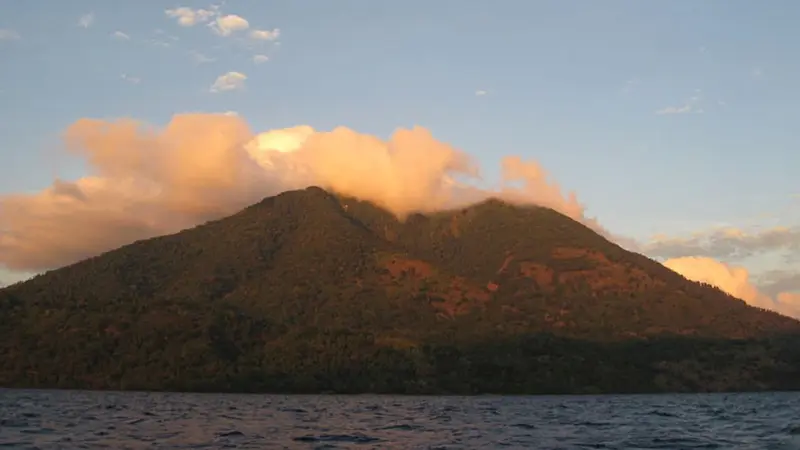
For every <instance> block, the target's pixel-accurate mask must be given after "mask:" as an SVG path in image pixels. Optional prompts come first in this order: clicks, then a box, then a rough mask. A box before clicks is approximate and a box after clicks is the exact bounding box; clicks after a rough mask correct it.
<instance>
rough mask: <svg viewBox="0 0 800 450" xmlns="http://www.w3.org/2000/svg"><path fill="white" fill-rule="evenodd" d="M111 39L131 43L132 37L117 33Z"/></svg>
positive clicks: (120, 32)
mask: <svg viewBox="0 0 800 450" xmlns="http://www.w3.org/2000/svg"><path fill="white" fill-rule="evenodd" d="M111 37H113V38H114V39H120V40H123V41H129V40H130V39H131V37H130V36H129V35H127V34H125V33H123V32H122V31H115V32H114V33H113V34H112V35H111Z"/></svg>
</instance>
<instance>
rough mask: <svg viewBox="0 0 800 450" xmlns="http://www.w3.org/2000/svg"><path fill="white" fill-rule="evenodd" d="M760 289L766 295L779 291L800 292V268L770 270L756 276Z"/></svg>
mask: <svg viewBox="0 0 800 450" xmlns="http://www.w3.org/2000/svg"><path fill="white" fill-rule="evenodd" d="M758 285H759V287H760V289H761V290H762V291H763V292H764V293H766V294H767V295H772V296H777V295H778V294H780V293H781V292H800V270H788V269H779V270H770V271H768V272H765V273H763V274H761V276H759V277H758Z"/></svg>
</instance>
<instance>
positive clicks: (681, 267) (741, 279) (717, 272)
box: [664, 256, 800, 319]
mask: <svg viewBox="0 0 800 450" xmlns="http://www.w3.org/2000/svg"><path fill="white" fill-rule="evenodd" d="M664 265H665V266H666V267H668V268H669V269H671V270H673V271H675V272H677V273H679V274H681V275H683V276H684V277H686V278H687V279H689V280H692V281H699V282H703V283H708V284H711V285H714V286H716V287H718V288H720V289H721V290H723V291H724V292H727V293H728V294H730V295H732V296H734V297H737V298H740V299H742V300H744V301H745V302H746V303H748V304H749V305H752V306H757V307H759V308H764V309H769V310H772V311H776V312H779V313H781V314H783V315H786V316H789V317H794V318H796V319H800V294H795V293H790V292H782V293H779V294H778V295H777V296H776V297H775V298H770V297H769V296H767V295H765V294H764V293H762V292H760V291H759V290H758V289H757V288H756V287H755V286H754V285H753V284H752V283H751V282H750V274H749V272H748V271H747V269H745V268H744V267H736V266H729V265H727V264H725V263H722V262H719V261H717V260H715V259H712V258H706V257H697V256H692V257H684V258H675V259H669V260H667V261H665V262H664Z"/></svg>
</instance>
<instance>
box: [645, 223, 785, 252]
mask: <svg viewBox="0 0 800 450" xmlns="http://www.w3.org/2000/svg"><path fill="white" fill-rule="evenodd" d="M642 250H643V251H644V252H645V253H647V254H648V255H652V256H656V257H665V258H677V257H684V256H709V257H712V258H715V259H736V258H746V257H749V256H753V255H757V254H761V253H765V252H772V251H777V252H800V228H797V227H795V228H786V227H775V228H769V229H766V230H760V231H756V232H751V233H748V232H746V231H744V230H740V229H738V228H731V227H725V228H718V229H714V230H710V231H703V232H698V233H694V234H693V235H691V236H689V237H656V238H654V240H653V241H652V242H651V243H649V244H647V245H646V246H644V247H643V248H642Z"/></svg>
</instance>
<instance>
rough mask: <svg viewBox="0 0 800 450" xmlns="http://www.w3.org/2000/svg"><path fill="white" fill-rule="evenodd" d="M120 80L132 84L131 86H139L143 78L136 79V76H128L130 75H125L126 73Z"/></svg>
mask: <svg viewBox="0 0 800 450" xmlns="http://www.w3.org/2000/svg"><path fill="white" fill-rule="evenodd" d="M120 78H122V79H123V80H125V81H127V82H128V83H131V84H139V83H141V82H142V79H141V78H139V77H134V76H131V75H128V74H125V73H123V74H122V75H120Z"/></svg>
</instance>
